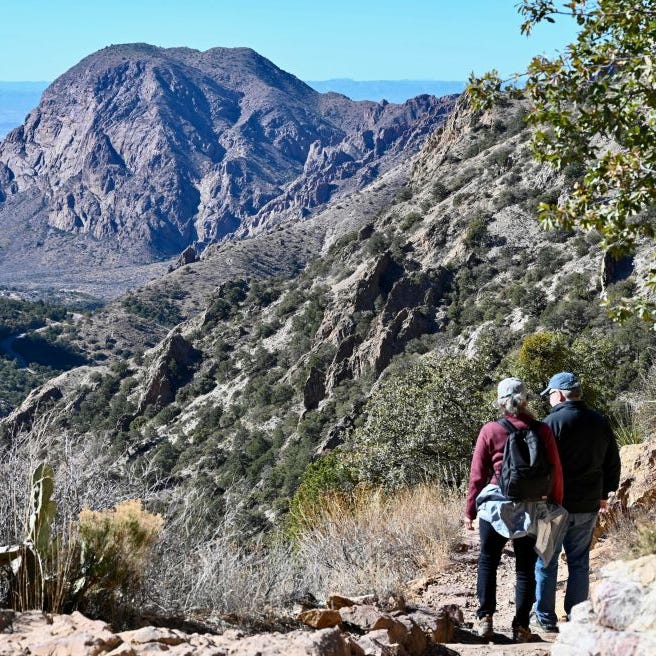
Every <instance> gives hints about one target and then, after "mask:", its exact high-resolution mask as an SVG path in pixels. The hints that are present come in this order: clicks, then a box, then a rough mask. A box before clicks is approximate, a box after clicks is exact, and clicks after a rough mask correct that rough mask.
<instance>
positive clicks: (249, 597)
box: [152, 485, 462, 621]
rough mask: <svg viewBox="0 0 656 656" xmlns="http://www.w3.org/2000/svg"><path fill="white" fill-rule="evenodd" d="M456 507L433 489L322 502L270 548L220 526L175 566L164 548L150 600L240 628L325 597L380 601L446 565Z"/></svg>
mask: <svg viewBox="0 0 656 656" xmlns="http://www.w3.org/2000/svg"><path fill="white" fill-rule="evenodd" d="M461 506H462V499H461V498H460V496H458V495H456V494H454V493H450V492H447V491H444V490H442V489H441V488H439V487H438V486H436V485H422V486H419V487H416V488H412V489H408V490H405V491H402V492H398V493H394V494H389V493H387V492H384V491H382V490H368V491H359V492H358V493H357V494H356V495H354V496H352V497H350V498H349V499H347V498H345V497H332V498H331V497H327V498H325V499H324V503H323V504H322V506H321V507H320V508H315V509H313V511H312V512H311V515H312V516H311V517H306V518H305V522H304V523H303V527H302V528H301V529H300V530H299V531H298V532H297V533H296V535H295V538H294V541H293V542H289V541H287V540H284V539H280V540H278V541H275V542H274V543H273V544H264V543H262V542H259V543H256V544H250V545H245V544H243V542H242V541H241V540H240V534H239V530H238V529H236V528H235V527H234V526H232V525H231V522H230V520H229V518H226V519H225V520H224V522H223V523H222V524H221V526H219V527H217V534H216V536H215V538H214V539H213V540H211V541H210V542H205V543H201V544H198V545H196V546H195V547H194V548H191V549H187V550H186V551H185V552H184V557H182V554H181V553H176V552H175V550H173V551H172V550H171V547H172V546H174V541H173V544H172V543H171V542H169V545H163V547H164V548H163V550H162V554H161V556H160V562H159V566H158V568H157V569H158V571H157V572H153V577H152V582H153V583H154V584H156V587H157V591H155V590H153V592H155V596H156V597H157V598H158V599H159V600H160V603H161V604H162V606H163V607H166V608H172V607H175V608H176V609H178V610H180V611H182V612H187V613H189V612H191V611H203V610H207V609H213V610H214V611H215V612H216V613H217V614H218V615H221V616H224V617H225V616H226V615H230V616H232V617H233V619H235V618H238V619H240V620H242V621H254V620H255V621H262V620H265V621H270V620H271V619H272V618H274V617H280V615H281V612H283V611H282V609H283V608H284V607H290V606H291V605H292V604H293V602H295V601H298V600H301V599H304V598H306V597H307V596H308V595H313V596H314V597H316V598H317V599H319V600H320V601H321V600H323V599H325V598H326V597H327V596H328V595H329V594H331V593H334V592H340V593H342V594H345V595H357V594H363V593H375V594H377V595H378V596H379V597H382V596H383V595H387V594H388V593H392V592H397V591H399V590H402V589H403V584H404V583H405V582H407V581H409V580H410V579H413V578H416V577H417V576H420V575H430V574H433V573H435V572H437V571H438V570H439V569H440V567H441V566H442V565H443V564H444V563H445V562H446V561H447V560H448V557H449V553H450V551H451V550H452V548H453V545H454V543H455V542H456V541H457V539H458V535H459V518H460V514H461V512H460V511H461ZM167 539H168V540H169V541H171V540H172V534H171V533H169V535H168V538H167Z"/></svg>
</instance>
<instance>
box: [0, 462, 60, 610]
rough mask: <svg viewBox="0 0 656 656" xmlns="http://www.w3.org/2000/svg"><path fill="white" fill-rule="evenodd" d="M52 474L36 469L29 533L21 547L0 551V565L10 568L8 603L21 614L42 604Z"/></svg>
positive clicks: (54, 508) (42, 467)
mask: <svg viewBox="0 0 656 656" xmlns="http://www.w3.org/2000/svg"><path fill="white" fill-rule="evenodd" d="M54 487H55V474H54V471H53V469H52V467H51V466H50V465H46V464H42V465H39V466H38V467H37V468H36V469H35V470H34V474H33V475H32V489H31V496H30V502H31V512H30V519H29V532H28V534H27V535H26V536H25V539H24V541H23V543H22V544H18V545H10V546H6V547H0V565H10V566H11V569H12V572H13V577H12V578H10V581H9V598H10V603H11V604H12V605H13V606H14V607H15V608H19V609H22V610H26V609H29V608H38V607H41V605H42V604H43V583H44V573H43V560H44V557H45V555H46V554H47V552H48V549H49V548H50V546H51V542H50V526H51V524H52V522H53V520H54V518H55V513H56V512H57V505H56V504H55V502H54V501H52V493H53V491H54Z"/></svg>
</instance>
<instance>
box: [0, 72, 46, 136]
mask: <svg viewBox="0 0 656 656" xmlns="http://www.w3.org/2000/svg"><path fill="white" fill-rule="evenodd" d="M47 86H48V82H0V139H2V137H4V136H5V135H6V134H7V133H8V132H9V131H10V130H13V129H14V128H15V127H17V126H19V125H20V124H21V123H22V122H23V121H24V120H25V117H26V116H27V114H28V112H29V111H30V110H32V109H34V108H35V107H36V106H37V105H38V104H39V100H41V94H42V93H43V90H44V89H45V88H46V87H47Z"/></svg>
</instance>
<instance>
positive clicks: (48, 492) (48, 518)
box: [28, 464, 57, 554]
mask: <svg viewBox="0 0 656 656" xmlns="http://www.w3.org/2000/svg"><path fill="white" fill-rule="evenodd" d="M54 489H55V472H54V471H53V469H52V467H51V466H50V465H46V464H42V465H39V466H38V467H37V468H36V469H35V470H34V474H33V475H32V512H31V514H30V533H29V536H28V542H31V543H32V544H33V545H34V548H35V550H36V551H37V553H39V554H44V553H45V552H46V550H47V549H48V546H49V545H50V526H51V524H52V522H53V520H54V518H55V514H56V513H57V504H56V503H55V502H54V501H52V493H53V492H54Z"/></svg>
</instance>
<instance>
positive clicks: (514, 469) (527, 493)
mask: <svg viewBox="0 0 656 656" xmlns="http://www.w3.org/2000/svg"><path fill="white" fill-rule="evenodd" d="M499 423H500V424H501V425H502V426H503V427H504V428H505V429H506V431H508V440H507V441H506V445H505V447H504V449H503V461H502V462H501V470H500V471H499V472H498V473H497V479H498V481H499V487H500V488H501V492H502V493H503V495H504V496H505V497H506V499H510V500H511V501H545V500H546V499H547V498H548V496H549V493H550V492H551V470H552V467H551V463H550V462H549V458H548V457H547V450H546V448H545V446H544V444H543V443H542V440H541V439H540V436H539V435H538V432H537V426H536V424H532V425H531V426H530V427H529V428H528V429H521V428H515V426H513V425H512V424H511V423H510V422H509V421H508V420H507V419H505V418H503V419H499Z"/></svg>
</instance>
